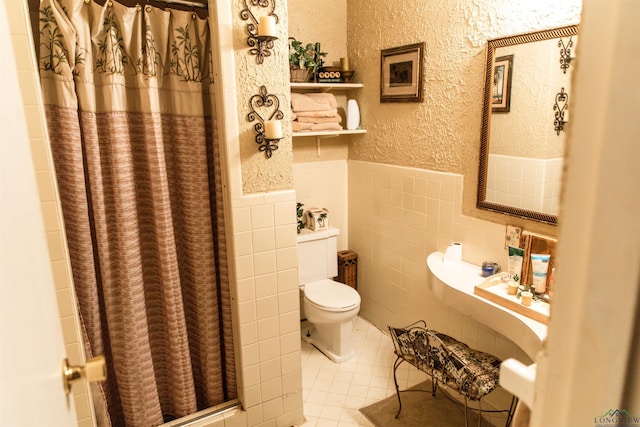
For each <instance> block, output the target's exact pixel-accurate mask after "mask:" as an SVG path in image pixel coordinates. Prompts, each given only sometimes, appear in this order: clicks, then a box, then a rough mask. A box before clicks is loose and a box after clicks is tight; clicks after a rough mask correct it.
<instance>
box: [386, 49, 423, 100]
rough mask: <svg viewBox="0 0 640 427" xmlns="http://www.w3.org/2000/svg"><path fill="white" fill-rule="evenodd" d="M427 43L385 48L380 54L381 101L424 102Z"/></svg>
mask: <svg viewBox="0 0 640 427" xmlns="http://www.w3.org/2000/svg"><path fill="white" fill-rule="evenodd" d="M424 48H425V43H424V42H422V43H415V44H409V45H406V46H400V47H394V48H391V49H384V50H382V51H381V55H380V102H422V76H423V72H424V71H423V70H424Z"/></svg>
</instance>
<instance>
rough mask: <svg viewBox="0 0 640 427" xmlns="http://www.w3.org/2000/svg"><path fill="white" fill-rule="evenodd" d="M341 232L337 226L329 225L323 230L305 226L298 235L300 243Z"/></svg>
mask: <svg viewBox="0 0 640 427" xmlns="http://www.w3.org/2000/svg"><path fill="white" fill-rule="evenodd" d="M338 234H340V230H338V229H337V228H335V227H328V228H325V229H322V230H317V231H313V230H309V229H308V228H304V229H303V230H302V231H300V234H298V235H297V239H298V243H300V242H308V241H311V240H320V239H326V238H329V237H334V236H337V235H338Z"/></svg>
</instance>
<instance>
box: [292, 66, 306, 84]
mask: <svg viewBox="0 0 640 427" xmlns="http://www.w3.org/2000/svg"><path fill="white" fill-rule="evenodd" d="M289 71H290V72H291V81H292V82H293V83H306V82H308V81H309V77H310V76H311V70H307V69H306V68H290V69H289Z"/></svg>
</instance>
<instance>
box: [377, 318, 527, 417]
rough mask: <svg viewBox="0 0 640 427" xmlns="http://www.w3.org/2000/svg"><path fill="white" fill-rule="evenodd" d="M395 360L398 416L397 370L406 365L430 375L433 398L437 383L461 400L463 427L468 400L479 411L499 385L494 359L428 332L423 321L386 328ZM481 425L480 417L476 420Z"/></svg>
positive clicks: (498, 368) (443, 336) (497, 370)
mask: <svg viewBox="0 0 640 427" xmlns="http://www.w3.org/2000/svg"><path fill="white" fill-rule="evenodd" d="M389 332H390V334H391V339H392V340H393V346H394V351H395V354H396V356H397V359H396V361H395V363H394V365H393V379H394V381H395V386H396V393H397V394H398V403H399V405H400V407H399V408H398V413H397V414H396V418H398V417H399V416H400V411H401V410H402V401H401V399H400V391H401V390H400V388H399V386H398V380H397V378H396V370H397V369H398V367H399V366H400V365H401V364H402V362H407V363H409V364H411V365H413V366H415V367H416V368H417V369H419V370H421V371H423V372H425V373H427V374H428V375H429V376H431V378H432V381H431V384H432V386H431V387H432V389H431V394H432V395H433V396H435V394H436V389H437V386H438V382H440V383H442V384H445V385H446V386H447V387H449V388H450V389H452V390H454V391H456V392H458V393H460V394H461V395H462V396H463V397H464V404H465V411H464V415H465V426H466V425H467V410H468V405H467V399H469V400H472V401H478V405H479V409H478V410H479V411H480V412H482V406H481V399H482V398H483V397H484V396H486V395H487V394H489V393H491V392H492V391H493V390H494V389H495V388H496V387H497V386H498V379H499V376H500V363H502V361H501V360H500V359H498V358H497V357H495V356H493V355H491V354H488V353H484V352H481V351H478V350H474V349H472V348H470V347H469V346H468V345H466V344H464V343H462V342H460V341H458V340H456V339H454V338H452V337H450V336H448V335H445V334H442V333H439V332H436V331H432V330H429V329H427V325H426V322H425V321H424V320H420V321H418V322H416V323H413V324H411V325H409V326H406V327H403V328H396V327H392V326H389ZM513 408H515V400H513V401H512V403H511V408H509V410H505V411H504V412H508V418H507V425H509V424H510V422H511V417H512V414H513ZM478 425H480V417H478Z"/></svg>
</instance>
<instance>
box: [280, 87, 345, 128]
mask: <svg viewBox="0 0 640 427" xmlns="http://www.w3.org/2000/svg"><path fill="white" fill-rule="evenodd" d="M291 111H292V119H293V122H292V123H293V131H294V132H303V131H319V130H342V126H341V125H340V122H341V121H342V118H341V117H340V116H339V115H338V104H337V103H336V98H335V96H333V94H332V93H295V92H293V93H291Z"/></svg>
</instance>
